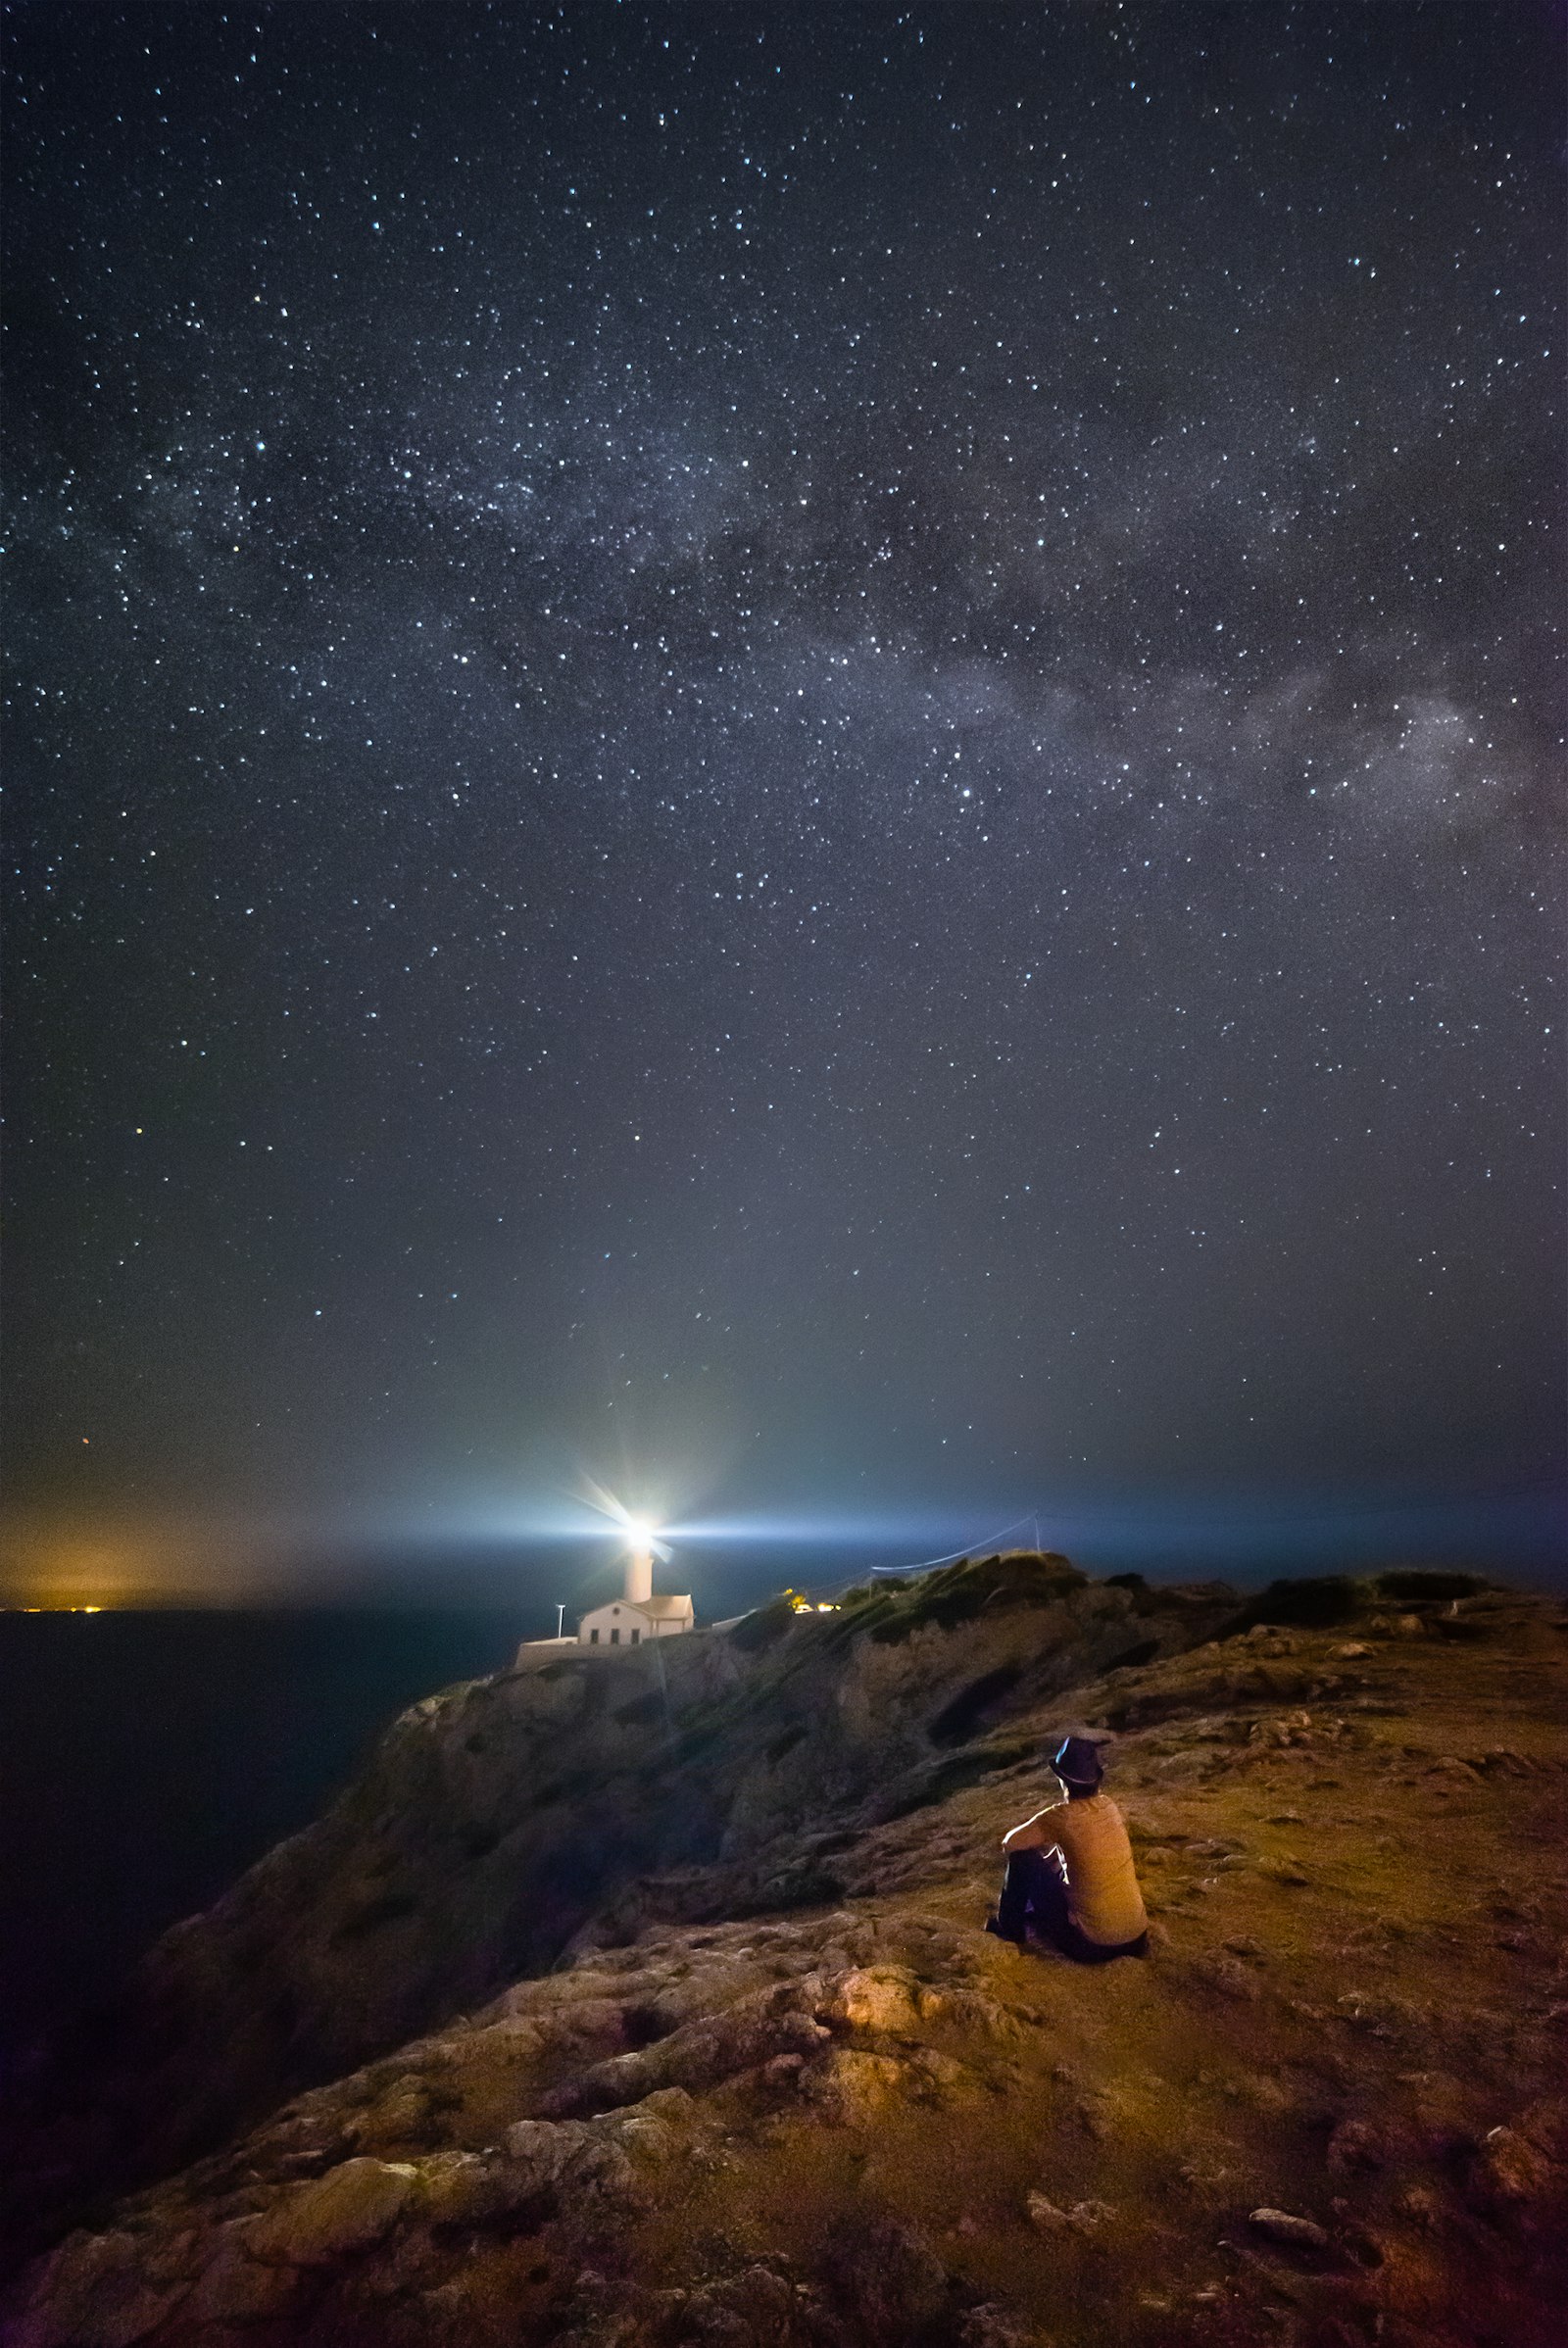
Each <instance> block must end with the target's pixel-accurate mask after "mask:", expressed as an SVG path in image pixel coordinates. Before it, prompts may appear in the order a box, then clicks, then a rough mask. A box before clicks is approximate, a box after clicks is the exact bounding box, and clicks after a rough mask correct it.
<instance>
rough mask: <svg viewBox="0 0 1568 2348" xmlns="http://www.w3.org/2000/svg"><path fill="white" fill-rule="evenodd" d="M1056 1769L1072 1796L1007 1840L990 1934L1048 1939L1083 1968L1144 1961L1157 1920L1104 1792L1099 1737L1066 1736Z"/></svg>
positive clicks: (1040, 1812) (1024, 1940)
mask: <svg viewBox="0 0 1568 2348" xmlns="http://www.w3.org/2000/svg"><path fill="white" fill-rule="evenodd" d="M1051 1766H1052V1768H1053V1769H1054V1772H1055V1774H1056V1776H1057V1778H1058V1779H1059V1780H1060V1783H1061V1785H1062V1786H1063V1788H1064V1789H1065V1792H1066V1796H1067V1798H1066V1800H1065V1801H1058V1802H1053V1803H1051V1804H1050V1805H1049V1806H1048V1807H1047V1808H1046V1809H1044V1810H1037V1811H1036V1813H1035V1815H1034V1817H1033V1818H1030V1819H1026V1820H1025V1822H1024V1824H1023V1825H1022V1826H1021V1827H1014V1828H1013V1830H1012V1832H1011V1834H1005V1835H1004V1836H1003V1841H1002V1847H1003V1849H1004V1850H1005V1852H1006V1854H1007V1871H1006V1874H1005V1878H1004V1879H1003V1885H1002V1897H1001V1899H1000V1901H999V1902H998V1905H997V1911H996V1914H995V1915H994V1916H990V1917H988V1918H987V1919H986V1931H987V1932H994V1933H996V1935H997V1936H998V1938H999V1939H1002V1940H1014V1941H1016V1942H1017V1943H1018V1945H1019V1946H1020V1947H1023V1946H1025V1945H1026V1944H1027V1943H1028V1942H1029V1941H1030V1940H1044V1941H1048V1942H1049V1943H1050V1944H1051V1946H1052V1947H1053V1948H1056V1949H1059V1950H1060V1951H1061V1953H1062V1955H1063V1956H1065V1957H1072V1958H1074V1959H1075V1960H1076V1961H1077V1962H1078V1963H1079V1964H1080V1965H1103V1964H1105V1963H1106V1962H1108V1960H1109V1959H1110V1958H1112V1957H1141V1956H1144V1955H1145V1954H1146V1953H1147V1951H1148V1948H1149V1918H1148V1917H1147V1916H1146V1914H1145V1913H1144V1899H1143V1893H1142V1892H1141V1891H1140V1890H1139V1888H1138V1871H1137V1869H1136V1868H1135V1867H1134V1865H1133V1852H1132V1844H1131V1843H1130V1842H1129V1841H1128V1839H1127V1829H1126V1827H1125V1826H1124V1825H1123V1824H1122V1816H1121V1812H1120V1811H1119V1810H1118V1809H1117V1807H1116V1805H1115V1803H1114V1802H1113V1801H1112V1800H1111V1798H1110V1796H1109V1794H1107V1793H1102V1792H1101V1790H1100V1785H1101V1779H1102V1777H1103V1774H1104V1773H1103V1770H1102V1768H1101V1763H1100V1754H1099V1751H1098V1749H1097V1748H1096V1746H1095V1743H1094V1741H1093V1739H1092V1738H1090V1737H1066V1738H1065V1739H1064V1740H1063V1742H1062V1743H1061V1744H1060V1745H1059V1746H1058V1747H1057V1749H1056V1751H1055V1753H1054V1755H1053V1756H1052V1762H1051Z"/></svg>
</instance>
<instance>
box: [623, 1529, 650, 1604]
mask: <svg viewBox="0 0 1568 2348" xmlns="http://www.w3.org/2000/svg"><path fill="white" fill-rule="evenodd" d="M653 1594H654V1544H653V1542H652V1541H649V1540H647V1539H645V1537H644V1534H643V1530H642V1527H641V1526H638V1528H637V1530H636V1531H635V1532H634V1533H633V1535H632V1537H631V1540H630V1541H628V1543H627V1544H626V1603H627V1605H628V1606H646V1604H647V1603H648V1600H649V1599H650V1598H651V1597H652V1596H653Z"/></svg>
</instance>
